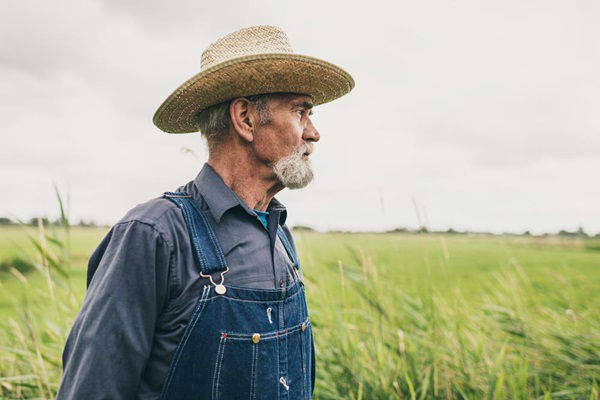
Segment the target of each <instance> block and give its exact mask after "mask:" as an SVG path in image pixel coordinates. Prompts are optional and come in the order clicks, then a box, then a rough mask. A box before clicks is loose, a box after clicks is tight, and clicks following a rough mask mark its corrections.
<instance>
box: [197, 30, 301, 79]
mask: <svg viewBox="0 0 600 400" xmlns="http://www.w3.org/2000/svg"><path fill="white" fill-rule="evenodd" d="M272 53H293V49H292V46H291V45H290V42H289V40H288V37H287V35H286V34H285V32H283V31H282V30H281V29H280V28H278V27H276V26H269V25H261V26H253V27H250V28H244V29H240V30H239V31H235V32H232V33H230V34H228V35H226V36H223V37H222V38H221V39H219V40H217V41H216V42H214V43H212V44H211V45H210V46H208V48H207V49H206V50H204V51H203V52H202V57H201V60H200V69H201V70H206V69H208V68H211V67H213V66H215V65H217V64H220V63H222V62H224V61H227V60H231V59H234V58H239V57H244V56H250V55H256V54H272Z"/></svg>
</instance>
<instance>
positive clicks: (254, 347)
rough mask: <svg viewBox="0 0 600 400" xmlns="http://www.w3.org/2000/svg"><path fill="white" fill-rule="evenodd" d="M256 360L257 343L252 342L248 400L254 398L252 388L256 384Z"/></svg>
mask: <svg viewBox="0 0 600 400" xmlns="http://www.w3.org/2000/svg"><path fill="white" fill-rule="evenodd" d="M257 360H258V343H253V344H252V367H251V369H250V400H254V398H255V397H256V396H255V393H254V388H255V385H256V366H257V365H256V364H257Z"/></svg>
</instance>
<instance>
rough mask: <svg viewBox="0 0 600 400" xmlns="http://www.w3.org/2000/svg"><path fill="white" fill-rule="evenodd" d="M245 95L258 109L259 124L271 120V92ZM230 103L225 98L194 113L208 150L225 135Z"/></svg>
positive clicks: (229, 119)
mask: <svg viewBox="0 0 600 400" xmlns="http://www.w3.org/2000/svg"><path fill="white" fill-rule="evenodd" d="M245 97H246V98H247V99H248V100H250V102H251V103H252V105H254V107H255V108H256V110H257V111H258V115H259V117H260V120H259V123H260V125H266V124H268V123H269V122H271V114H270V113H269V108H268V104H269V100H270V99H271V97H272V94H268V93H267V94H256V95H252V96H245ZM230 104H231V100H227V101H224V102H222V103H219V104H215V105H213V106H210V107H208V108H206V109H204V110H202V111H200V112H199V113H198V114H197V115H196V126H197V127H198V130H199V131H200V132H201V133H202V135H203V136H204V137H205V138H206V143H207V144H208V151H209V152H210V151H211V150H212V149H213V148H214V147H215V145H217V144H218V143H219V142H221V141H222V140H223V139H225V138H226V137H227V130H228V129H229V125H230V124H231V118H230V117H229V105H230Z"/></svg>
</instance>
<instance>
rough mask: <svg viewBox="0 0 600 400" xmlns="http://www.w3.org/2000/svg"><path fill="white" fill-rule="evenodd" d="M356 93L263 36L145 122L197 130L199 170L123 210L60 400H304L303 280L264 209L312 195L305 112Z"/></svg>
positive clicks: (101, 249)
mask: <svg viewBox="0 0 600 400" xmlns="http://www.w3.org/2000/svg"><path fill="white" fill-rule="evenodd" d="M353 86H354V82H353V80H352V78H351V77H350V75H348V73H346V72H345V71H343V70H342V69H340V68H338V67H336V66H334V65H332V64H330V63H328V62H325V61H322V60H319V59H315V58H312V57H307V56H301V55H298V54H295V53H293V52H292V50H291V48H290V46H289V44H288V41H287V38H286V35H285V34H284V33H283V32H282V31H281V30H280V29H278V28H276V27H272V26H258V27H252V28H247V29H242V30H240V31H237V32H234V33H231V34H229V35H227V36H225V37H223V38H221V39H219V40H218V41H216V42H215V43H213V44H212V45H210V46H209V47H208V48H207V49H206V50H205V51H204V52H203V54H202V61H201V71H200V73H198V74H197V75H195V76H194V77H192V78H191V79H189V80H188V81H187V82H185V83H184V84H183V85H181V86H180V87H179V88H178V89H177V90H175V92H173V94H171V95H170V96H169V97H168V98H167V100H165V102H164V103H163V104H162V105H161V107H160V108H159V109H158V111H157V112H156V114H155V116H154V123H155V124H156V125H157V126H158V127H159V128H160V129H162V130H163V131H166V132H170V133H186V132H194V131H198V130H200V132H202V134H203V135H204V137H205V138H206V140H207V143H208V149H209V158H208V162H207V164H205V165H204V167H203V168H202V170H201V171H200V173H199V174H198V176H197V177H196V179H194V180H193V181H191V182H189V183H188V184H186V185H184V186H182V187H180V188H179V189H177V191H176V192H166V193H165V194H164V195H163V196H162V197H160V198H157V199H154V200H151V201H149V202H147V203H144V204H141V205H139V206H137V207H135V208H134V209H132V210H131V211H129V212H128V213H127V215H126V216H125V217H124V218H123V219H122V220H121V221H120V222H118V223H117V224H116V225H115V226H114V227H113V228H112V229H111V230H110V232H109V233H108V235H107V236H106V237H105V238H104V240H103V241H102V242H101V243H100V245H99V246H98V248H97V249H96V250H95V252H94V253H93V254H92V256H91V258H90V262H89V269H88V279H87V283H88V290H87V294H86V296H85V299H84V302H83V306H82V308H81V311H80V312H79V314H78V315H77V318H76V319H75V322H74V325H73V328H72V330H71V332H70V334H69V337H68V339H67V343H66V345H65V350H64V354H63V364H64V374H63V378H62V382H61V386H60V389H59V393H58V398H61V399H96V398H106V399H131V398H140V399H142V398H143V399H157V398H161V399H192V398H193V399H238V398H239V399H248V398H249V399H309V398H310V397H311V395H312V391H313V389H314V383H315V354H314V343H313V336H312V329H311V321H310V317H309V314H308V309H307V307H306V300H305V291H304V284H303V276H302V270H301V268H300V264H299V262H298V257H297V255H296V249H295V246H294V244H293V243H294V242H293V239H292V236H291V233H290V231H289V229H288V228H287V227H286V226H285V220H286V210H285V208H284V207H283V205H282V204H281V203H280V202H278V201H277V200H276V199H275V198H274V197H273V196H274V195H275V194H276V193H277V192H279V191H280V190H282V189H283V188H285V187H288V188H291V189H294V188H302V187H304V186H306V185H307V184H308V183H309V182H310V181H311V179H312V177H313V173H312V169H311V164H310V161H309V156H310V154H311V153H312V151H313V144H314V143H315V142H317V141H318V140H319V132H318V131H317V130H316V129H315V127H314V126H313V124H312V122H311V118H310V116H311V113H312V111H311V109H312V107H313V106H314V105H317V104H322V103H325V102H327V101H331V100H333V99H335V98H338V97H340V96H342V95H344V94H346V93H348V92H349V91H350V90H351V89H352V87H353ZM159 162H160V161H159Z"/></svg>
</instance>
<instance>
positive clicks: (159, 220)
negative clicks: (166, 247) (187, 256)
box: [116, 197, 185, 242]
mask: <svg viewBox="0 0 600 400" xmlns="http://www.w3.org/2000/svg"><path fill="white" fill-rule="evenodd" d="M121 224H141V225H145V226H148V227H149V228H151V229H153V230H155V231H157V232H158V233H159V234H160V235H161V236H162V237H163V239H165V240H167V241H168V242H172V238H173V235H176V234H177V232H178V231H180V230H181V228H182V227H185V222H184V220H183V215H182V213H181V210H180V209H179V207H177V205H175V204H174V203H173V202H172V201H170V200H168V199H166V198H164V197H157V198H154V199H151V200H148V201H146V202H144V203H141V204H138V205H137V206H135V207H133V208H132V209H131V210H129V211H128V212H127V213H126V214H125V216H124V217H123V218H121V220H120V221H119V222H117V224H116V225H121Z"/></svg>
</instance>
